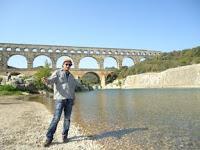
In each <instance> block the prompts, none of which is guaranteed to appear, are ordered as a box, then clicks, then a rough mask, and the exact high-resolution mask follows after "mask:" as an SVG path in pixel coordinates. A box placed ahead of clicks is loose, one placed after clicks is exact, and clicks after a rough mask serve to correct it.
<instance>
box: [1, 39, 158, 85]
mask: <svg viewBox="0 0 200 150" xmlns="http://www.w3.org/2000/svg"><path fill="white" fill-rule="evenodd" d="M160 53H161V52H159V51H148V50H138V49H120V48H98V47H74V46H56V45H35V44H34V45H33V44H13V43H0V70H1V71H0V72H6V71H13V69H9V68H7V62H8V60H9V58H10V57H11V56H13V55H22V56H24V57H25V58H26V59H27V66H28V68H27V69H18V70H17V71H20V72H26V73H28V72H29V74H30V73H31V72H35V69H34V68H33V61H34V59H35V58H36V57H37V56H40V55H45V56H47V57H49V58H50V59H51V61H52V68H53V70H54V69H56V62H57V60H58V59H59V58H60V57H62V56H68V57H70V58H71V59H72V60H73V65H74V69H72V73H73V74H74V76H75V77H76V78H78V77H81V76H83V75H84V74H85V73H87V72H93V73H95V74H96V75H98V76H99V78H100V80H101V85H102V87H103V86H104V85H105V78H106V76H107V75H108V74H109V73H110V72H111V71H108V70H105V69H104V66H103V63H104V59H105V58H106V57H112V58H114V59H115V60H116V62H117V66H118V68H120V67H121V66H122V61H123V59H124V58H131V59H132V60H133V62H134V64H136V63H139V62H140V60H141V58H148V57H152V56H154V55H159V54H160ZM84 57H92V58H94V59H95V60H96V61H97V63H98V66H99V69H80V68H78V65H79V62H80V60H81V59H82V58H84ZM19 61H20V60H19ZM15 70H16V69H15Z"/></svg>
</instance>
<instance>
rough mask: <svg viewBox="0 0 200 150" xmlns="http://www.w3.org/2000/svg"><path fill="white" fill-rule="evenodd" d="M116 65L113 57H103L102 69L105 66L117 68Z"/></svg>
mask: <svg viewBox="0 0 200 150" xmlns="http://www.w3.org/2000/svg"><path fill="white" fill-rule="evenodd" d="M113 61H114V62H113ZM106 63H107V64H106ZM117 66H118V62H117V59H116V58H115V57H112V56H107V57H105V58H104V62H103V68H104V69H105V68H113V67H114V68H117Z"/></svg>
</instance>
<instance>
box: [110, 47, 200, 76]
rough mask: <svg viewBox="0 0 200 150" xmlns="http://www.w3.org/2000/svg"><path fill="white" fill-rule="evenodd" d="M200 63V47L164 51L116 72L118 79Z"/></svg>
mask: <svg viewBox="0 0 200 150" xmlns="http://www.w3.org/2000/svg"><path fill="white" fill-rule="evenodd" d="M198 63H200V47H196V48H192V49H185V50H182V51H173V52H170V53H162V54H161V55H160V56H155V57H152V58H149V59H146V60H145V61H143V62H141V63H138V64H135V65H134V66H132V67H129V68H128V67H126V66H125V67H122V68H120V69H115V70H114V74H115V75H116V76H117V78H118V79H121V78H125V77H126V76H128V75H134V74H141V73H145V72H161V71H164V70H166V69H169V68H175V67H179V66H185V65H192V64H198Z"/></svg>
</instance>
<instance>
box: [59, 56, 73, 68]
mask: <svg viewBox="0 0 200 150" xmlns="http://www.w3.org/2000/svg"><path fill="white" fill-rule="evenodd" d="M66 57H67V58H70V59H71V60H72V67H71V68H74V61H73V59H72V58H71V57H70V56H66V55H65V56H60V57H59V58H58V59H57V60H56V68H62V64H63V60H64V59H65V58H66Z"/></svg>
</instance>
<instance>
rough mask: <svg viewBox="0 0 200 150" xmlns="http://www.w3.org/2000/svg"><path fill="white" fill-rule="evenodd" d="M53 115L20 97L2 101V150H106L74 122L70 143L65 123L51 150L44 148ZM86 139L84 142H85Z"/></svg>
mask: <svg viewBox="0 0 200 150" xmlns="http://www.w3.org/2000/svg"><path fill="white" fill-rule="evenodd" d="M51 119H52V115H51V114H50V112H49V111H48V110H47V109H46V108H45V106H44V105H42V104H40V103H37V102H28V101H23V100H21V99H20V97H18V96H1V97H0V137H1V138H0V149H1V150H8V149H9V150H13V149H18V150H25V149H26V150H30V149H31V150H33V149H37V150H40V149H48V150H56V149H57V150H58V149H59V150H61V149H65V150H67V149H69V150H72V149H73V150H86V149H87V150H90V149H91V150H92V149H95V150H98V149H105V148H104V147H103V146H102V145H101V144H99V143H98V142H97V141H95V140H92V138H90V137H87V136H86V135H84V133H83V132H82V131H81V129H80V128H79V127H78V126H77V125H75V124H74V123H73V122H72V123H71V126H70V132H69V138H70V141H69V142H68V143H62V137H61V133H62V122H63V118H61V121H60V122H59V124H58V128H57V131H56V134H55V137H54V140H53V143H52V145H51V146H50V147H48V148H44V147H43V142H44V141H45V134H46V131H47V129H48V126H49V123H50V121H51ZM83 137H84V138H83Z"/></svg>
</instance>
